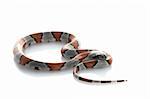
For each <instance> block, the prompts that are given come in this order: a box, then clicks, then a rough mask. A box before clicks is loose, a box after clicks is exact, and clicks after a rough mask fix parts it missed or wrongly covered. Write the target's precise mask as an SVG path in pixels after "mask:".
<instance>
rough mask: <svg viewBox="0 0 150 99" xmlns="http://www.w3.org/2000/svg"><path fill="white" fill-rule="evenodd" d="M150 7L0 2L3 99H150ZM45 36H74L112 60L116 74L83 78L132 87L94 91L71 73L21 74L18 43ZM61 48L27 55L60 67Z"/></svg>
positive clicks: (123, 0) (126, 2)
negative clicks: (17, 61) (15, 58)
mask: <svg viewBox="0 0 150 99" xmlns="http://www.w3.org/2000/svg"><path fill="white" fill-rule="evenodd" d="M149 6H150V3H149V2H148V0H1V1H0V34H1V36H0V45H1V48H0V58H1V61H0V67H1V68H0V99H27V98H28V99H30V98H31V99H55V98H58V99H62V98H65V99H71V98H73V99H81V98H82V99H84V98H86V99H93V98H97V99H99V98H116V99H120V98H121V99H127V98H136V99H146V98H147V99H148V97H149V96H150V94H149V93H150V62H149V59H150V7H149ZM42 31H43V32H44V31H65V32H70V33H73V34H74V35H75V36H76V37H77V39H78V40H79V41H80V44H81V48H90V49H99V50H104V51H106V52H108V53H110V54H111V55H112V57H113V64H112V67H111V68H107V69H102V70H96V71H91V73H90V74H89V73H88V74H87V75H85V74H83V75H85V76H89V77H95V78H97V79H127V80H128V82H127V83H120V84H110V85H89V84H85V83H81V82H78V81H76V80H74V78H73V76H72V70H68V71H62V72H54V73H50V72H49V73H47V72H46V73H45V72H44V73H43V72H40V73H39V72H32V71H28V70H24V69H22V68H19V67H18V66H17V65H16V64H15V63H14V61H13V54H12V50H13V46H14V44H15V42H16V41H17V40H19V39H20V38H21V37H24V36H26V35H28V34H31V33H34V32H42ZM61 47H62V45H58V46H55V45H53V44H50V45H49V44H47V45H41V46H37V47H32V48H31V49H29V50H27V55H29V56H30V57H32V58H35V59H37V60H43V61H52V62H55V61H61V56H60V53H59V54H57V53H58V52H59V50H60V48H61ZM149 98H150V97H149Z"/></svg>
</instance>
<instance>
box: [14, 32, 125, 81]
mask: <svg viewBox="0 0 150 99" xmlns="http://www.w3.org/2000/svg"><path fill="white" fill-rule="evenodd" d="M47 42H63V43H65V45H64V46H63V47H62V49H61V54H62V56H63V57H64V58H66V59H68V61H66V62H59V63H48V62H42V61H37V60H34V59H31V58H29V57H27V56H26V55H25V54H24V50H25V49H26V48H28V47H29V46H31V45H35V44H39V43H47ZM13 53H14V59H15V61H16V62H17V63H18V64H21V65H23V66H24V67H27V68H30V69H34V70H44V71H60V70H65V69H69V68H73V76H74V77H75V78H76V79H78V80H81V81H84V82H89V83H113V82H125V81H127V80H92V79H88V78H84V77H81V76H80V75H79V71H81V70H84V69H92V68H102V67H105V66H110V65H111V64H112V57H111V56H110V55H109V54H107V53H106V52H103V51H102V52H100V51H98V50H92V49H91V50H90V49H79V43H78V41H77V40H76V38H75V36H74V35H72V34H70V33H66V32H56V31H52V32H39V33H34V34H31V35H28V36H26V37H24V38H21V39H20V40H19V41H18V42H17V43H16V44H15V47H14V50H13Z"/></svg>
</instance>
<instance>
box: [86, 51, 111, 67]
mask: <svg viewBox="0 0 150 99" xmlns="http://www.w3.org/2000/svg"><path fill="white" fill-rule="evenodd" d="M89 57H90V59H96V60H102V61H106V62H107V63H108V64H109V65H111V64H112V57H111V56H110V55H109V54H107V53H106V52H104V51H102V52H99V51H93V52H92V53H91V55H90V56H89Z"/></svg>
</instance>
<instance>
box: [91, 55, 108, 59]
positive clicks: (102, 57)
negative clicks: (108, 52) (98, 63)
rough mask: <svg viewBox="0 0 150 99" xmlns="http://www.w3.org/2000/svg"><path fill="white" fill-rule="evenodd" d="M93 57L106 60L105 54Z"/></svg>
mask: <svg viewBox="0 0 150 99" xmlns="http://www.w3.org/2000/svg"><path fill="white" fill-rule="evenodd" d="M93 58H94V59H97V60H106V56H105V55H103V54H102V55H96V56H94V57H93Z"/></svg>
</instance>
